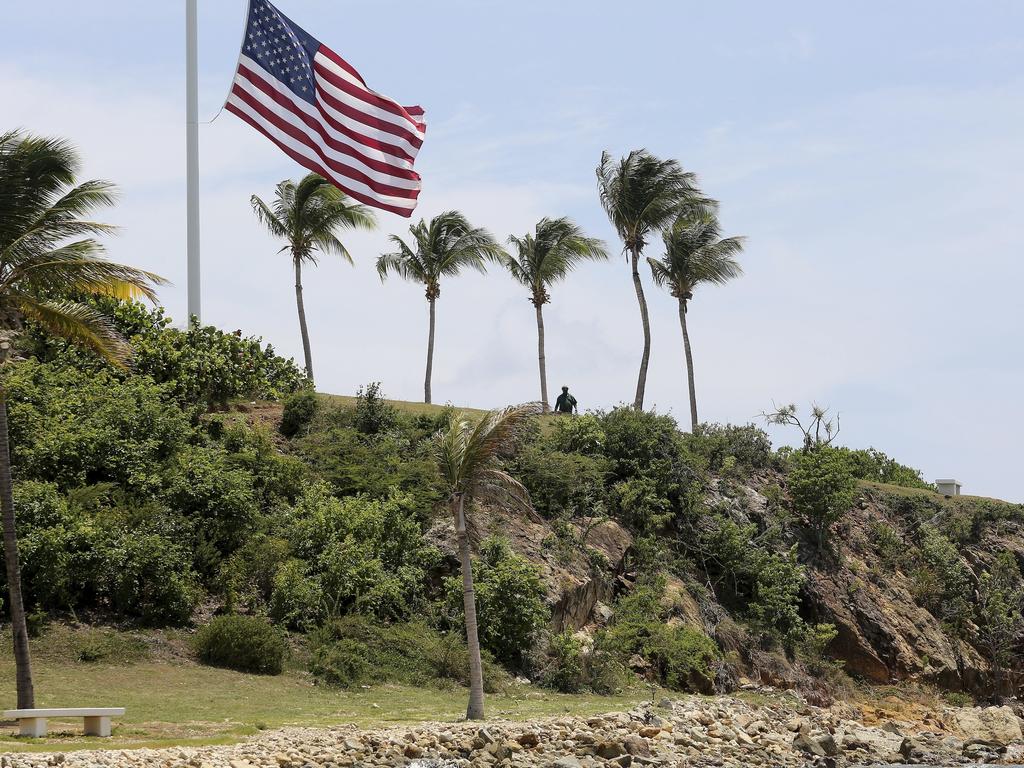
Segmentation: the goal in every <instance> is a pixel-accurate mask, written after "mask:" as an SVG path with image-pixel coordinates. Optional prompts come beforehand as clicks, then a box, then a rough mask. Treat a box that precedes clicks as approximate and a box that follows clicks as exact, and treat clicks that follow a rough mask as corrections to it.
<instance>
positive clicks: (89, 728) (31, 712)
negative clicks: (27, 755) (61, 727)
mask: <svg viewBox="0 0 1024 768" xmlns="http://www.w3.org/2000/svg"><path fill="white" fill-rule="evenodd" d="M123 714H124V707H71V708H66V709H8V710H7V711H5V712H4V717H6V718H10V719H13V720H17V721H18V726H19V732H20V733H21V735H22V736H33V737H35V738H39V737H41V736H45V735H46V721H47V718H50V717H81V718H83V719H84V720H85V735H86V736H109V735H110V718H112V717H121V715H123Z"/></svg>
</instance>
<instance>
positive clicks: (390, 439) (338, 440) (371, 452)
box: [293, 409, 442, 522]
mask: <svg viewBox="0 0 1024 768" xmlns="http://www.w3.org/2000/svg"><path fill="white" fill-rule="evenodd" d="M335 412H336V413H338V412H340V414H341V415H342V416H345V417H346V418H347V416H348V415H350V412H351V409H335ZM336 419H337V417H334V418H331V419H324V421H328V422H333V421H336ZM428 438H429V435H428V434H422V435H420V434H410V433H401V432H399V431H398V430H392V431H389V432H385V433H381V434H378V435H373V436H368V435H364V434H363V433H361V432H359V431H358V430H356V429H354V428H353V427H351V426H347V425H346V424H345V423H344V422H342V423H327V424H325V425H324V428H323V429H319V428H318V429H317V430H316V431H315V432H313V433H311V434H309V435H307V436H305V437H300V438H297V439H296V440H295V442H294V443H293V448H294V450H295V451H296V454H297V455H298V456H300V457H301V458H302V459H303V460H304V461H305V462H306V464H307V465H308V466H309V467H310V468H311V470H312V471H313V472H314V473H315V474H316V475H317V476H319V477H321V478H323V479H324V480H325V481H326V482H328V483H329V484H330V486H331V488H332V489H333V490H334V492H335V493H336V494H338V495H340V496H354V495H357V494H362V495H365V496H367V497H370V498H374V499H386V498H388V497H389V496H391V494H392V493H393V492H394V491H396V490H397V491H400V492H401V493H402V494H403V495H405V496H407V497H409V499H410V500H411V501H412V503H413V507H414V509H415V513H416V518H417V519H418V520H420V521H421V522H425V521H427V520H429V519H431V518H432V517H433V514H434V510H435V509H436V508H437V505H438V503H439V502H440V501H441V500H442V499H441V494H440V492H439V491H438V487H439V482H438V474H437V462H436V461H435V460H434V458H433V455H432V454H431V450H432V448H431V444H430V440H429V439H428Z"/></svg>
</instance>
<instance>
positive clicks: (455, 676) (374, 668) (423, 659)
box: [310, 614, 508, 691]
mask: <svg viewBox="0 0 1024 768" xmlns="http://www.w3.org/2000/svg"><path fill="white" fill-rule="evenodd" d="M310 646H311V649H312V655H311V660H310V671H311V672H312V673H313V675H314V676H315V677H316V678H317V679H318V680H320V681H322V682H324V683H326V684H327V685H332V686H337V687H341V688H349V687H352V686H355V685H360V684H376V683H401V684H405V685H443V684H451V683H452V682H459V683H462V684H468V676H469V656H468V654H467V651H466V645H465V643H464V642H463V640H462V638H461V637H459V635H457V634H456V633H452V632H449V633H440V632H438V631H437V630H435V629H432V628H431V627H429V626H427V625H426V624H423V623H420V622H410V623H398V624H378V623H375V622H374V621H373V620H372V619H369V618H368V617H365V616H358V615H355V614H353V615H349V616H345V617H342V618H340V619H334V620H332V621H330V622H328V623H327V624H326V625H325V626H324V627H323V628H322V629H319V630H317V631H316V632H314V633H313V635H312V636H311V637H310ZM483 662H484V685H485V688H486V689H487V690H489V691H494V690H496V688H497V687H498V686H501V685H504V684H505V683H506V682H507V680H508V676H507V674H506V673H504V672H503V671H502V670H501V668H500V667H498V666H497V665H496V664H495V663H494V661H493V660H492V659H491V658H490V657H489V656H488V655H487V654H486V653H484V655H483Z"/></svg>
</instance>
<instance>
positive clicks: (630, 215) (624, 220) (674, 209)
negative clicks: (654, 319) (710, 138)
mask: <svg viewBox="0 0 1024 768" xmlns="http://www.w3.org/2000/svg"><path fill="white" fill-rule="evenodd" d="M597 187H598V194H599V195H600V198H601V205H602V207H603V208H604V210H605V213H606V214H608V220H609V221H610V222H611V223H612V226H613V227H615V231H616V232H618V234H619V237H620V238H621V239H622V244H623V250H624V251H626V252H627V253H628V254H629V257H630V264H631V266H632V269H633V288H634V289H635V290H636V300H637V303H638V304H639V305H640V321H641V323H642V325H643V331H644V351H643V355H642V356H641V358H640V374H639V376H638V377H637V382H636V398H635V399H634V401H633V406H634V407H635V408H637V409H640V408H643V407H644V391H645V390H646V388H647V365H648V363H649V362H650V359H651V322H650V319H649V317H648V314H647V299H646V298H645V297H644V286H643V283H642V282H641V281H640V269H639V265H640V254H641V253H642V252H643V249H644V246H645V245H647V239H648V238H649V237H650V234H651V232H652V231H653V230H661V229H665V228H666V227H667V226H669V225H670V224H671V223H672V221H673V220H674V219H675V218H676V216H678V215H679V213H680V211H682V210H683V209H685V208H687V207H708V206H713V205H714V203H713V202H712V201H710V200H707V199H706V198H704V197H703V196H702V195H701V194H700V191H699V190H698V189H697V177H696V176H695V175H694V174H692V173H689V172H687V171H684V170H683V169H682V168H681V167H680V165H679V163H677V162H676V161H675V160H659V159H658V158H657V157H655V156H654V155H652V154H651V153H650V152H648V151H647V150H645V149H636V150H633V151H632V152H630V153H629V154H628V155H626V156H625V157H623V158H621V159H620V160H619V161H617V162H616V161H615V160H614V159H613V158H612V156H611V155H609V154H608V153H607V152H604V153H602V154H601V163H600V165H598V166H597Z"/></svg>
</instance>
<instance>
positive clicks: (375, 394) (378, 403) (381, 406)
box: [353, 381, 398, 435]
mask: <svg viewBox="0 0 1024 768" xmlns="http://www.w3.org/2000/svg"><path fill="white" fill-rule="evenodd" d="M396 421H398V411H396V410H395V409H394V407H392V406H391V405H389V404H388V403H387V402H386V401H385V400H384V396H383V395H382V394H381V392H380V382H379V381H373V382H370V383H369V384H367V385H366V386H365V387H360V388H359V390H358V391H357V392H356V407H355V414H354V418H353V426H355V428H356V429H357V430H359V431H360V432H362V433H363V434H364V435H377V434H380V433H381V432H386V431H387V430H389V429H391V428H392V427H393V426H394V425H395V422H396Z"/></svg>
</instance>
